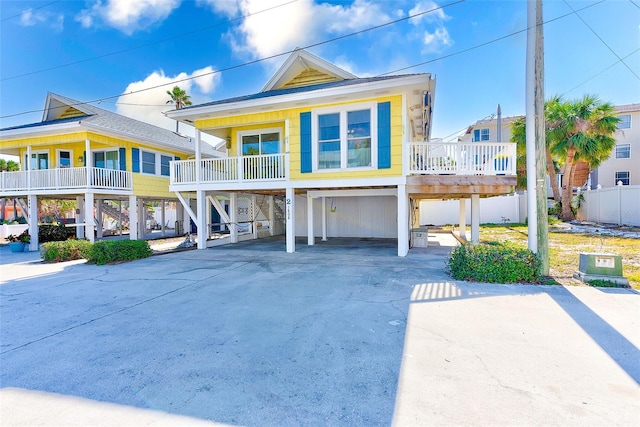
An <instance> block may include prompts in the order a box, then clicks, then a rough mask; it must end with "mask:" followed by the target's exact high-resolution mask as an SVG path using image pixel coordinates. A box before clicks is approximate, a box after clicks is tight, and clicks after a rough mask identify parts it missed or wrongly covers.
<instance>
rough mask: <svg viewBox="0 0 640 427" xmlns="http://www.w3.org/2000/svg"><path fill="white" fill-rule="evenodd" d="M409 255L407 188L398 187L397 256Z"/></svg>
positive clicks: (404, 186)
mask: <svg viewBox="0 0 640 427" xmlns="http://www.w3.org/2000/svg"><path fill="white" fill-rule="evenodd" d="M408 253H409V198H408V197H407V186H406V185H405V184H401V185H398V256H407V254H408Z"/></svg>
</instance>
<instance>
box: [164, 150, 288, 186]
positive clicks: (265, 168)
mask: <svg viewBox="0 0 640 427" xmlns="http://www.w3.org/2000/svg"><path fill="white" fill-rule="evenodd" d="M287 163H288V155H287V154H284V153H281V154H263V155H259V156H242V157H225V158H217V159H203V160H200V167H199V168H197V167H196V161H195V160H176V161H172V162H171V175H170V179H171V184H192V183H198V182H200V183H207V182H221V183H222V182H251V181H282V180H285V179H286V178H287ZM198 173H199V175H200V176H198Z"/></svg>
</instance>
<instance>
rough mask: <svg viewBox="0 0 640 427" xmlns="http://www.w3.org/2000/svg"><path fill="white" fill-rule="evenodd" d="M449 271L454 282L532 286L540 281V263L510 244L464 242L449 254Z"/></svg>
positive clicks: (525, 251) (520, 248)
mask: <svg viewBox="0 0 640 427" xmlns="http://www.w3.org/2000/svg"><path fill="white" fill-rule="evenodd" d="M448 269H449V272H450V274H451V276H453V278H454V279H460V280H472V281H477V282H489V283H535V282H538V280H539V279H540V260H539V259H538V257H537V256H536V255H535V254H534V253H533V252H531V251H530V250H528V249H525V248H522V247H520V246H517V245H514V244H512V243H508V242H507V243H489V244H473V243H467V244H466V245H464V246H458V247H457V248H455V249H454V250H453V251H451V254H450V255H449V260H448Z"/></svg>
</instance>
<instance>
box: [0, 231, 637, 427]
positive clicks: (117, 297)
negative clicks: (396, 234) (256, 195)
mask: <svg viewBox="0 0 640 427" xmlns="http://www.w3.org/2000/svg"><path fill="white" fill-rule="evenodd" d="M430 240H431V236H430ZM351 243H352V244H351V245H350V244H349V242H348V241H340V240H334V241H332V242H331V243H330V244H326V245H322V244H318V245H315V246H311V247H309V246H306V245H305V244H299V245H298V247H297V249H298V251H297V252H296V253H293V254H287V253H285V252H284V246H283V242H279V241H278V239H273V240H271V241H269V239H265V240H264V241H261V242H260V244H255V243H254V242H244V243H241V244H238V245H233V246H223V247H217V248H212V249H208V250H201V251H187V252H178V253H172V254H166V255H161V256H155V257H152V258H148V259H145V260H139V261H135V262H131V263H125V264H118V265H109V266H95V265H87V264H84V263H83V262H81V261H75V262H71V263H60V264H42V263H40V262H38V259H37V257H32V253H25V254H16V255H19V256H16V257H12V256H11V255H9V251H8V248H6V247H5V248H0V264H1V265H0V314H1V316H0V322H1V328H0V363H1V366H2V375H1V377H0V387H2V390H1V391H0V402H2V407H0V409H1V410H2V411H1V413H0V424H2V425H52V426H53V425H55V426H57V425H62V424H65V425H73V424H74V422H72V421H70V420H75V421H77V424H84V425H166V424H169V423H173V425H191V424H193V425H197V424H202V423H205V422H212V423H217V424H224V425H256V426H257V425H278V426H282V425H285V426H286V425H391V424H395V425H402V426H404V425H411V426H413V425H424V424H427V425H455V424H464V425H487V424H492V425H540V424H545V425H549V424H551V425H554V424H555V425H560V424H563V425H566V424H569V425H577V424H583V425H601V424H606V425H632V424H636V423H632V422H633V421H637V420H638V419H639V418H640V403H639V402H640V399H639V397H640V395H639V394H638V393H639V387H638V383H640V373H639V370H640V368H639V366H640V358H638V347H639V346H640V336H639V331H640V324H639V322H640V320H639V319H638V313H640V310H639V308H640V305H639V304H640V302H639V301H640V296H639V295H638V293H637V292H635V291H633V290H622V289H616V290H607V291H602V290H598V289H594V288H586V287H584V288H582V287H576V288H564V287H542V286H517V285H508V286H505V285H487V284H470V283H465V282H457V281H451V280H450V278H449V277H448V276H447V275H446V274H445V273H444V271H443V267H444V264H445V255H446V253H448V251H449V250H450V249H451V246H446V237H444V238H443V240H442V243H441V244H439V245H435V244H434V245H432V246H430V247H429V248H420V249H419V250H415V249H412V250H411V251H410V252H409V255H408V256H407V257H404V258H400V257H397V256H395V253H396V246H395V240H392V241H377V240H376V241H371V242H367V241H359V242H355V243H357V244H358V245H357V247H354V245H353V243H354V242H353V241H352V242H351ZM434 243H435V241H434ZM35 255H37V254H35ZM172 417H177V418H172ZM165 421H166V423H165ZM163 423H164V424H163Z"/></svg>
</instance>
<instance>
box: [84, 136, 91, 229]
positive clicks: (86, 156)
mask: <svg viewBox="0 0 640 427" xmlns="http://www.w3.org/2000/svg"><path fill="white" fill-rule="evenodd" d="M90 160H91V142H90V141H89V138H86V139H85V140H84V164H85V166H86V168H87V188H89V187H91V172H90V171H91V161H90ZM85 222H86V221H85Z"/></svg>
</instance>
